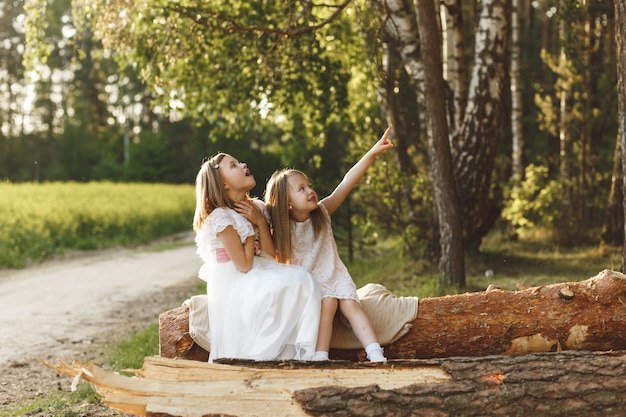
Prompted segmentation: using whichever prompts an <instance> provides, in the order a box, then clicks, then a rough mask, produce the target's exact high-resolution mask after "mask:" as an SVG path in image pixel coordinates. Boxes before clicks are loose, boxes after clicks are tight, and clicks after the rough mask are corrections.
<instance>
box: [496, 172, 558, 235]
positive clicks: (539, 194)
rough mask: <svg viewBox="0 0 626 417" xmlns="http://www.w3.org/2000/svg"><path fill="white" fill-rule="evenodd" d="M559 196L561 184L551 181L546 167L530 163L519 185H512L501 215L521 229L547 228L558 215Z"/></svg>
mask: <svg viewBox="0 0 626 417" xmlns="http://www.w3.org/2000/svg"><path fill="white" fill-rule="evenodd" d="M560 195H561V185H560V184H559V182H558V181H555V180H550V178H549V173H548V168H547V167H546V166H535V165H532V164H531V165H529V166H528V167H526V171H525V178H524V180H523V181H522V182H521V184H519V186H514V187H512V188H511V190H510V192H509V195H508V197H507V198H506V199H505V206H504V209H503V210H502V217H503V218H505V219H506V220H508V221H509V222H510V223H511V224H512V225H513V226H514V227H515V228H516V229H518V230H520V231H528V230H530V229H532V228H534V227H536V226H544V227H550V226H552V225H553V224H554V221H555V220H556V218H557V216H558V210H559V199H560Z"/></svg>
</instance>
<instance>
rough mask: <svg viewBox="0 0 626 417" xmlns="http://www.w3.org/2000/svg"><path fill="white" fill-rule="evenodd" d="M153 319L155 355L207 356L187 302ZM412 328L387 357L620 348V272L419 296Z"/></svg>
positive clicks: (623, 313) (625, 311)
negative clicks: (194, 331) (156, 333)
mask: <svg viewBox="0 0 626 417" xmlns="http://www.w3.org/2000/svg"><path fill="white" fill-rule="evenodd" d="M159 324H160V331H159V333H160V355H161V356H163V357H167V358H183V359H191V360H199V361H206V360H207V358H208V353H207V352H206V351H205V350H204V349H202V348H200V347H199V346H198V345H196V344H195V343H194V341H193V339H192V338H191V337H190V335H189V311H188V309H187V308H186V307H179V308H176V309H173V310H169V311H166V312H164V313H162V314H161V315H160V317H159ZM411 325H412V326H411V328H410V330H409V332H408V333H407V334H406V335H404V336H403V337H401V338H400V339H398V340H396V341H395V342H393V343H391V344H388V345H386V346H385V354H386V356H387V357H388V358H389V359H427V358H444V357H452V356H469V357H476V356H487V355H517V354H527V353H536V352H555V351H565V350H588V351H608V350H622V349H626V276H625V275H623V274H621V273H619V272H615V271H611V270H604V271H602V272H600V273H599V274H598V275H597V276H595V277H592V278H589V279H587V280H585V281H581V282H567V283H559V284H552V285H547V286H540V287H533V288H528V289H524V290H521V291H503V290H500V289H495V290H491V291H484V292H473V293H465V294H458V295H450V296H445V297H431V298H423V299H420V300H419V310H418V314H417V318H416V319H415V320H414V321H413V322H412V323H411ZM364 358H365V354H364V352H363V350H362V349H332V350H331V359H343V360H351V361H356V360H363V359H364Z"/></svg>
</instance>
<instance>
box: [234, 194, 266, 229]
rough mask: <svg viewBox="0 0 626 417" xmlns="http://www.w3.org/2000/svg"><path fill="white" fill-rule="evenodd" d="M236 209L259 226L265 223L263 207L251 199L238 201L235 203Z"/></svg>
mask: <svg viewBox="0 0 626 417" xmlns="http://www.w3.org/2000/svg"><path fill="white" fill-rule="evenodd" d="M235 211H236V212H237V213H239V214H241V215H242V216H243V217H245V218H246V219H247V220H248V221H249V222H250V223H252V224H253V225H255V226H257V227H258V226H261V225H263V224H265V216H264V215H263V213H262V212H261V209H260V208H259V207H258V206H257V205H256V204H254V203H253V202H252V201H250V200H246V201H237V202H236V203H235Z"/></svg>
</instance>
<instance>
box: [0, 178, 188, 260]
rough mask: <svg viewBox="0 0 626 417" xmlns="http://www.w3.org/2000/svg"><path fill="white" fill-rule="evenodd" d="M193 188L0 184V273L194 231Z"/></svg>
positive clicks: (122, 184)
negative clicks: (85, 251) (81, 251)
mask: <svg viewBox="0 0 626 417" xmlns="http://www.w3.org/2000/svg"><path fill="white" fill-rule="evenodd" d="M194 207H195V197H194V188H193V186H192V185H169V184H137V183H111V182H89V183H75V182H54V183H20V184H12V183H0V268H21V267H23V266H25V265H27V264H29V263H32V262H38V261H41V260H44V259H47V258H49V257H51V256H54V255H57V254H63V253H64V251H66V250H69V249H102V248H106V247H112V246H118V245H125V246H128V245H136V244H141V243H147V242H150V241H152V240H154V239H157V238H160V237H163V236H169V235H172V234H175V233H178V232H181V231H185V230H190V229H191V222H192V220H193V211H194Z"/></svg>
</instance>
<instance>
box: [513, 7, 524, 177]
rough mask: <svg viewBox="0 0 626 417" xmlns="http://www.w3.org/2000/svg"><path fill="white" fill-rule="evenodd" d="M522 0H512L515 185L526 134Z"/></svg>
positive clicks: (519, 172)
mask: <svg viewBox="0 0 626 417" xmlns="http://www.w3.org/2000/svg"><path fill="white" fill-rule="evenodd" d="M520 8H521V7H520V0H512V2H511V143H512V146H511V148H512V155H511V161H512V164H511V174H512V175H511V176H512V179H513V183H514V186H518V185H519V183H520V181H521V180H522V179H523V177H524V163H523V160H522V154H523V150H524V135H523V132H522V112H523V103H522V85H523V83H522V71H521V69H522V54H521V49H522V42H521V26H520V18H519V17H520Z"/></svg>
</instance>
